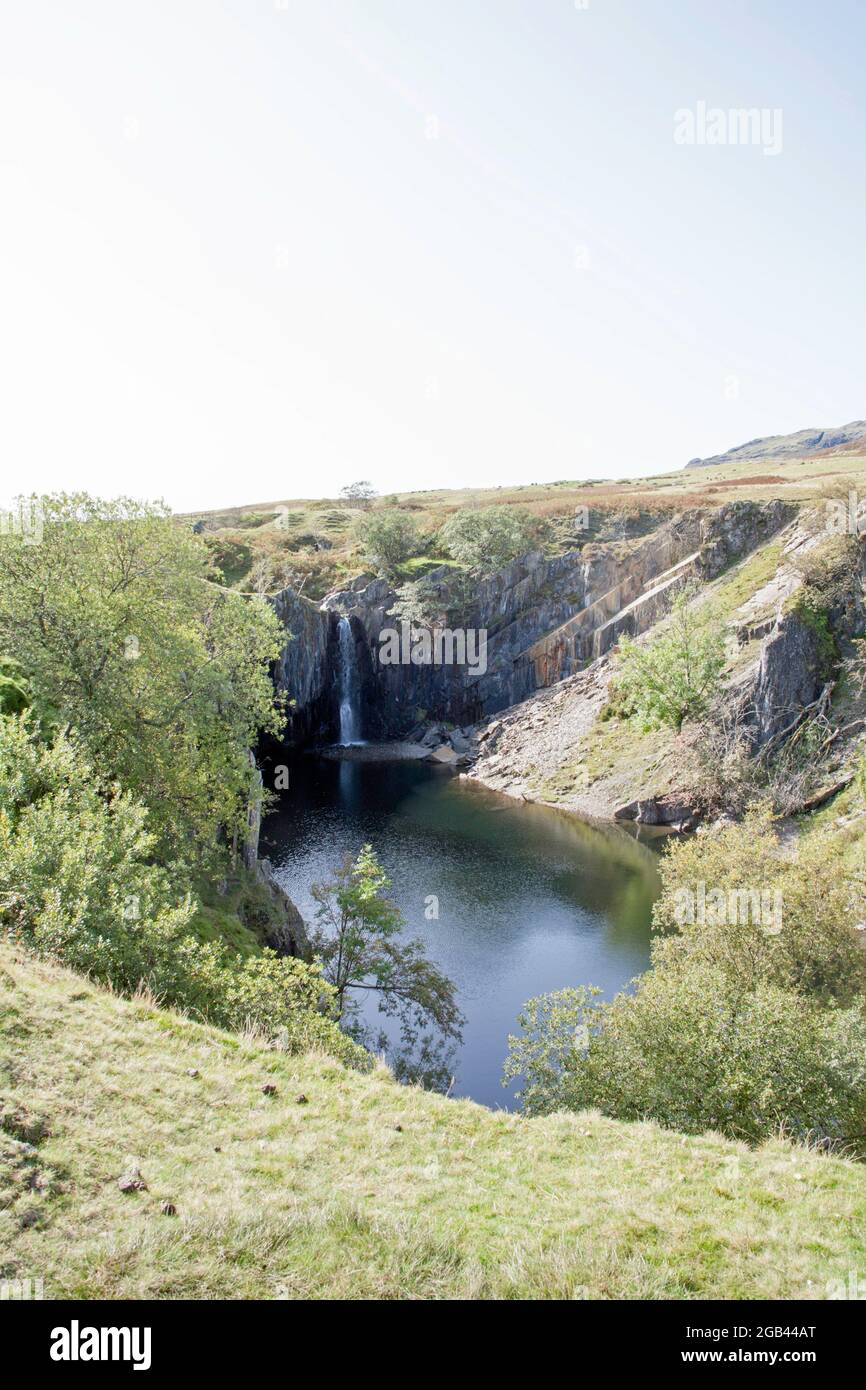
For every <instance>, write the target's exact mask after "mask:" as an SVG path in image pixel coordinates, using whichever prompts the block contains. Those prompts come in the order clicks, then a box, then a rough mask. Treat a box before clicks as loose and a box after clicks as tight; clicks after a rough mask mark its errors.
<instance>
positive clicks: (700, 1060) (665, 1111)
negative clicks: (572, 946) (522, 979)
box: [506, 816, 866, 1153]
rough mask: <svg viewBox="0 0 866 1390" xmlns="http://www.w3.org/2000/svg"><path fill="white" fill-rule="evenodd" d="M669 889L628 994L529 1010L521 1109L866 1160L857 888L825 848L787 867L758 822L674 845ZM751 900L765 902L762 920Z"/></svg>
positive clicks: (864, 967)
mask: <svg viewBox="0 0 866 1390" xmlns="http://www.w3.org/2000/svg"><path fill="white" fill-rule="evenodd" d="M661 874H662V894H661V897H660V898H659V900H658V902H657V904H656V907H655V910H654V922H655V925H656V927H658V928H660V929H662V930H663V931H664V932H665V933H666V934H665V935H664V936H663V937H662V938H661V939H659V940H658V941H656V943H655V944H654V947H653V953H652V956H653V969H652V970H651V971H650V972H649V973H647V974H646V975H644V976H642V977H641V979H640V980H638V981H637V982H636V985H635V987H634V989H633V991H632V992H624V993H621V994H619V995H617V996H616V998H615V999H614V1000H613V1001H612V1002H611V1003H609V1004H606V1003H602V1002H600V998H599V991H598V990H597V989H593V988H591V987H590V988H581V989H572V990H562V991H559V992H558V993H556V994H550V995H545V996H541V997H540V998H536V999H532V1000H530V1001H529V1003H528V1004H527V1005H526V1007H525V1009H524V1010H523V1013H522V1014H521V1016H520V1019H519V1023H520V1027H521V1028H522V1030H523V1032H522V1035H521V1036H518V1037H513V1038H510V1039H509V1056H508V1060H507V1062H506V1079H513V1078H520V1079H521V1083H522V1085H521V1092H520V1095H521V1100H522V1103H523V1106H524V1108H525V1109H526V1110H527V1111H528V1112H529V1113H532V1114H540V1113H547V1112H550V1111H553V1110H557V1109H566V1110H579V1109H582V1108H585V1107H587V1106H597V1107H598V1108H599V1109H601V1110H603V1111H604V1112H605V1114H608V1115H612V1116H614V1117H615V1118H617V1119H623V1120H638V1119H645V1118H651V1119H655V1120H657V1121H658V1122H659V1123H660V1124H663V1125H667V1126H670V1127H671V1128H675V1129H680V1130H685V1131H687V1132H690V1133H700V1132H701V1131H703V1130H706V1129H716V1130H720V1131H721V1132H722V1133H724V1134H727V1135H729V1136H730V1137H732V1138H737V1139H745V1140H748V1141H750V1142H758V1141H760V1140H761V1139H764V1138H767V1137H769V1136H770V1135H771V1134H773V1133H775V1132H777V1131H778V1130H779V1129H783V1130H786V1131H787V1132H789V1133H790V1134H792V1135H795V1136H796V1137H798V1138H801V1139H805V1138H807V1137H810V1136H811V1137H817V1138H818V1139H820V1140H821V1141H823V1142H825V1143H827V1144H832V1145H851V1146H852V1147H853V1148H856V1150H857V1151H858V1152H860V1153H866V1051H864V1048H866V1014H864V1009H863V1002H862V991H863V989H864V986H866V956H864V952H863V949H862V943H861V941H860V939H859V935H858V933H857V932H856V931H855V930H854V923H855V922H856V921H857V920H858V918H862V903H863V885H862V881H858V880H851V879H846V878H845V876H843V875H842V874H841V873H840V869H839V865H838V862H836V861H834V859H833V858H832V857H831V856H830V855H828V854H827V852H826V846H825V845H823V844H822V843H821V842H820V841H819V840H818V839H816V840H814V841H807V842H806V843H805V844H803V845H802V846H801V848H800V853H799V856H798V858H797V859H790V858H787V857H784V856H783V855H782V854H781V853H780V851H779V846H778V844H777V842H776V839H775V837H774V835H773V833H772V830H771V828H770V825H769V822H768V820H767V819H766V818H765V817H763V818H762V817H757V816H752V817H750V818H749V819H748V820H747V821H746V823H745V824H743V825H732V826H730V827H728V828H726V829H724V830H723V831H721V832H719V833H716V834H710V835H704V836H699V837H695V838H694V839H690V840H682V841H679V842H677V843H676V844H675V845H674V846H673V847H672V848H671V850H670V851H669V852H668V853H667V854H666V855H665V857H664V859H663V861H662V866H661ZM755 889H757V890H762V891H765V892H767V893H768V894H769V899H768V900H764V901H763V902H762V903H761V904H760V910H758V911H756V910H755V908H756V903H755V900H754V899H753V898H752V896H751V892H752V890H755ZM777 892H778V894H779V897H778V899H776V898H775V897H774V895H775V893H777ZM698 902H700V904H701V907H700V910H697V903H698ZM769 903H772V906H773V911H772V913H767V911H766V905H769ZM777 904H778V907H779V911H778V912H776V910H775V909H776V905H777ZM687 908H689V909H690V910H686V909H687Z"/></svg>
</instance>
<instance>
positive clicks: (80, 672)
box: [0, 493, 285, 859]
mask: <svg viewBox="0 0 866 1390" xmlns="http://www.w3.org/2000/svg"><path fill="white" fill-rule="evenodd" d="M42 513H43V518H44V534H43V537H42V540H41V543H39V544H35V545H34V544H28V543H27V539H26V538H24V537H21V536H18V535H16V534H14V533H13V534H0V652H6V653H14V655H15V658H16V660H17V662H18V663H19V666H20V669H21V672H22V675H23V677H24V678H25V679H26V681H27V684H28V688H29V689H30V691H31V692H32V701H33V704H34V707H35V708H36V709H37V710H38V711H44V710H49V711H51V712H52V715H53V718H54V720H55V723H56V726H57V727H58V728H59V729H61V730H66V731H71V730H75V732H76V735H77V737H78V739H79V741H80V743H81V744H82V746H83V747H84V748H85V749H86V750H87V753H88V756H89V757H90V759H91V761H92V763H93V766H94V769H95V772H96V775H97V777H98V779H99V780H100V781H101V782H103V783H104V784H106V785H107V784H109V783H111V782H113V781H119V782H120V783H121V784H122V785H123V787H124V788H125V789H127V790H128V791H130V792H132V793H133V794H134V795H136V796H141V798H142V799H143V800H144V801H145V803H146V805H147V806H148V807H149V809H150V812H151V824H152V828H153V830H154V831H155V833H156V834H157V836H158V837H159V841H160V844H161V846H162V850H163V852H166V853H171V854H173V855H176V854H180V853H182V854H184V855H185V856H187V857H188V858H190V859H192V858H200V857H201V856H202V855H203V854H205V853H206V852H207V851H208V850H209V849H210V847H212V846H213V845H214V843H215V840H216V836H217V831H218V830H219V829H220V827H222V828H224V829H225V830H226V831H227V832H229V833H232V832H233V831H234V830H236V829H240V828H241V827H242V826H243V825H244V823H245V821H246V813H247V803H248V798H249V794H250V766H249V758H248V750H249V748H250V747H251V746H252V745H253V743H254V742H255V741H256V738H257V736H258V734H259V731H260V730H268V731H269V732H272V733H277V732H278V731H279V729H280V727H281V724H282V717H281V714H280V712H279V710H278V709H276V708H275V704H274V694H273V686H272V684H271V681H270V676H269V663H270V662H271V661H273V660H275V659H276V657H277V656H278V655H279V652H280V650H281V647H282V645H283V643H284V641H285V634H284V633H283V631H282V629H281V627H280V624H279V622H278V620H277V618H276V616H275V615H274V613H273V612H272V610H271V609H270V608H269V606H268V604H267V603H266V602H265V601H264V599H261V598H258V597H254V598H253V597H242V596H240V595H239V594H237V593H234V592H232V591H230V590H226V589H224V588H221V587H219V586H218V585H217V584H215V583H214V582H213V581H212V579H211V577H210V576H211V573H212V570H211V565H210V560H209V552H208V550H207V547H206V546H205V545H204V543H203V541H202V540H201V539H200V538H199V537H198V536H196V535H193V534H192V532H191V531H189V530H188V529H187V528H186V527H184V526H180V525H178V524H177V523H176V522H175V521H173V520H172V519H171V517H170V516H169V515H168V513H167V511H166V509H165V508H164V507H162V506H150V505H147V504H144V503H139V502H135V501H132V500H130V499H128V498H120V499H118V500H116V501H110V502H103V501H99V500H96V499H93V498H90V497H88V496H87V495H86V494H83V493H79V494H74V495H67V494H59V495H55V496H52V497H46V498H43V499H42Z"/></svg>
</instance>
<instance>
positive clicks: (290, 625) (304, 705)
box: [269, 589, 337, 744]
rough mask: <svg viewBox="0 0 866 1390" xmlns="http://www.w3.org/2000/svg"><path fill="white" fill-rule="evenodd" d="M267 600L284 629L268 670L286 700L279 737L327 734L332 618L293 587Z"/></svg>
mask: <svg viewBox="0 0 866 1390" xmlns="http://www.w3.org/2000/svg"><path fill="white" fill-rule="evenodd" d="M269 602H270V603H271V604H272V606H273V608H274V611H275V613H276V615H277V617H278V618H279V619H280V622H281V623H282V624H283V626H284V627H285V629H286V632H287V634H288V641H287V642H286V645H285V647H284V648H283V650H282V652H281V653H280V657H279V660H278V661H277V663H276V666H275V669H274V684H275V685H276V687H277V689H278V690H279V691H282V692H283V693H284V694H286V695H287V696H288V699H289V702H290V703H289V705H288V708H287V711H286V713H287V725H286V733H285V742H286V743H287V744H302V743H310V742H314V741H315V740H317V739H327V738H329V737H331V736H332V735H333V734H334V731H335V726H336V721H337V713H336V708H335V696H334V670H335V665H336V642H337V638H336V618H335V616H334V615H333V614H332V613H330V612H328V611H327V610H325V609H322V608H319V607H317V606H316V604H314V603H311V602H310V600H309V599H307V598H304V596H303V594H297V593H296V592H295V590H294V589H283V590H282V591H281V592H280V593H278V594H275V595H274V596H273V597H271V598H270V599H269Z"/></svg>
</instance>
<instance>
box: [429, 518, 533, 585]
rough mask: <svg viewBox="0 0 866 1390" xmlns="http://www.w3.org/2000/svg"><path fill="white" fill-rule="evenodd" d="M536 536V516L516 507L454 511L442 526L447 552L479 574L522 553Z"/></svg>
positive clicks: (492, 571) (486, 572)
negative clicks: (454, 513) (453, 514)
mask: <svg viewBox="0 0 866 1390" xmlns="http://www.w3.org/2000/svg"><path fill="white" fill-rule="evenodd" d="M540 538H541V531H540V528H539V524H538V522H537V521H536V519H535V518H534V517H533V516H530V515H529V514H528V513H527V512H523V511H520V510H519V509H518V508H516V507H478V508H475V509H473V510H469V511H462V512H457V513H456V515H455V516H452V517H450V518H449V520H448V521H446V523H445V525H444V526H443V527H442V539H443V541H444V543H445V545H446V546H447V547H448V550H449V552H450V553H451V555H452V556H453V557H454V559H455V560H457V562H458V563H459V564H461V565H465V566H466V568H467V569H468V570H470V571H471V572H472V574H474V575H476V576H479V577H483V576H487V575H490V574H493V573H494V572H495V571H496V570H498V569H502V567H503V565H507V564H510V562H511V561H512V560H516V559H518V557H519V556H521V555H525V554H526V553H527V552H528V551H530V550H532V549H533V547H534V546H536V545H537V544H538V543H539V540H540Z"/></svg>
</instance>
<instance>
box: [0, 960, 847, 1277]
mask: <svg viewBox="0 0 866 1390" xmlns="http://www.w3.org/2000/svg"><path fill="white" fill-rule="evenodd" d="M191 1071H194V1072H197V1073H198V1075H190V1074H189V1073H190V1072H191ZM266 1082H267V1083H272V1084H274V1085H276V1087H277V1091H276V1094H275V1095H270V1096H266V1095H264V1094H263V1092H262V1086H263V1085H264V1084H265V1083H266ZM299 1094H303V1095H305V1096H306V1098H307V1099H306V1103H303V1104H302V1103H298V1100H297V1097H298V1095H299ZM0 1097H2V1099H0V1114H2V1120H0V1277H5V1278H24V1277H28V1276H29V1277H39V1276H41V1277H42V1278H43V1279H44V1281H45V1288H46V1295H47V1296H49V1297H75V1298H139V1297H156V1298H232V1297H237V1298H277V1299H279V1298H289V1299H294V1298H362V1299H391V1298H424V1299H440V1298H485V1299H488V1298H657V1297H658V1298H660V1297H665V1298H752V1297H767V1298H792V1297H807V1298H809V1297H815V1298H823V1297H825V1296H826V1293H827V1282H828V1280H831V1279H834V1278H844V1277H846V1276H847V1273H848V1271H849V1270H850V1269H860V1270H862V1269H863V1268H864V1267H866V1169H864V1168H863V1167H861V1166H858V1165H857V1164H855V1163H853V1162H850V1161H847V1160H843V1159H838V1158H825V1157H821V1156H819V1155H816V1154H813V1153H810V1152H809V1151H807V1150H806V1149H803V1148H797V1147H794V1146H791V1145H789V1144H787V1143H785V1142H783V1141H781V1140H779V1141H776V1142H774V1143H771V1144H768V1145H766V1146H765V1147H764V1148H762V1149H761V1150H759V1151H757V1152H752V1151H750V1150H748V1149H747V1148H745V1147H744V1146H742V1145H738V1144H734V1143H731V1142H728V1141H726V1140H723V1139H721V1138H719V1137H716V1136H713V1135H708V1136H705V1137H702V1138H684V1137H682V1136H680V1135H678V1134H674V1133H669V1132H666V1131H664V1130H661V1129H659V1128H658V1127H657V1126H655V1125H653V1124H636V1125H625V1124H620V1123H616V1122H614V1121H611V1120H608V1119H606V1118H604V1117H602V1116H600V1115H598V1114H595V1113H584V1114H580V1115H554V1116H550V1117H546V1118H543V1119H534V1120H525V1119H523V1118H521V1117H519V1116H516V1115H508V1114H505V1113H502V1112H497V1113H494V1112H491V1111H488V1110H485V1109H483V1108H481V1107H480V1106H477V1105H474V1104H472V1103H471V1102H469V1101H449V1100H446V1099H444V1098H443V1097H439V1096H433V1095H430V1094H427V1093H424V1092H422V1091H419V1090H416V1089H412V1088H405V1087H401V1086H398V1085H397V1084H396V1083H395V1082H394V1081H393V1080H392V1079H391V1077H390V1076H389V1075H388V1073H387V1072H386V1071H385V1070H384V1069H383V1068H381V1067H379V1068H377V1069H375V1070H374V1071H373V1072H372V1073H370V1074H366V1075H361V1074H359V1073H355V1072H350V1071H347V1070H345V1069H344V1068H343V1067H342V1066H340V1065H339V1064H338V1063H336V1062H334V1061H333V1060H331V1059H327V1058H323V1057H317V1056H308V1057H303V1058H298V1057H287V1056H285V1055H284V1054H281V1053H279V1052H276V1051H272V1050H269V1049H267V1048H266V1047H264V1046H263V1045H261V1044H260V1043H257V1042H256V1041H255V1040H252V1039H242V1038H239V1037H235V1036H232V1035H229V1034H225V1033H221V1032H219V1031H218V1030H215V1029H212V1028H207V1027H204V1026H201V1025H199V1024H195V1023H192V1022H189V1021H188V1020H186V1019H184V1018H182V1017H180V1016H179V1015H176V1014H172V1013H170V1012H167V1011H163V1010H160V1009H158V1008H155V1007H153V1006H152V1005H151V1004H150V1003H148V1002H147V1001H146V1000H133V1001H129V1000H124V999H120V998H118V997H115V996H113V995H111V994H108V993H106V992H105V991H103V990H101V989H98V988H97V987H95V986H94V985H93V984H91V983H90V982H89V981H85V980H82V979H81V977H79V976H76V975H73V974H71V973H70V972H68V971H64V970H61V969H59V968H56V967H52V966H49V965H47V964H44V963H42V962H37V961H34V960H32V959H31V958H29V957H25V956H23V955H21V954H16V953H14V952H13V951H12V950H11V949H10V948H8V947H2V948H0ZM23 1136H28V1137H23ZM131 1164H137V1165H138V1166H139V1167H140V1169H141V1173H142V1175H143V1177H144V1179H145V1181H146V1182H147V1190H146V1191H140V1192H132V1193H126V1194H124V1193H122V1192H121V1191H120V1189H119V1187H118V1179H119V1177H120V1176H121V1174H123V1173H124V1171H126V1170H127V1169H128V1168H129V1166H130V1165H131ZM163 1202H171V1203H173V1204H174V1206H175V1207H176V1209H177V1215H175V1216H167V1215H163V1214H162V1213H161V1210H160V1208H161V1204H162V1203H163Z"/></svg>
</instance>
